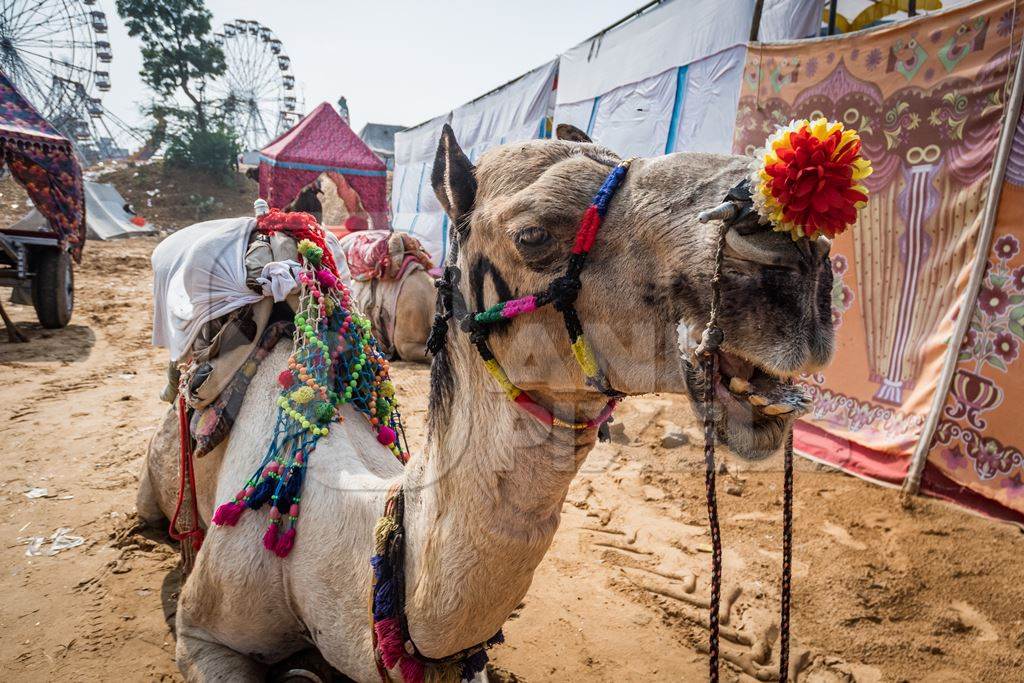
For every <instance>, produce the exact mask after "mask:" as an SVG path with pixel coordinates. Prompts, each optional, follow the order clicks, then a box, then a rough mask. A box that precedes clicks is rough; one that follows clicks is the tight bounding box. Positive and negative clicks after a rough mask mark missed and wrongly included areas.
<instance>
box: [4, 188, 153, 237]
mask: <svg viewBox="0 0 1024 683" xmlns="http://www.w3.org/2000/svg"><path fill="white" fill-rule="evenodd" d="M124 206H125V200H124V197H122V196H121V193H120V192H118V191H117V188H115V187H114V186H113V185H108V184H106V183H94V182H91V181H89V180H86V181H85V225H86V229H87V230H88V232H89V239H94V240H112V239H118V238H120V237H131V236H133V235H152V234H153V233H154V232H156V228H154V227H153V224H152V223H149V222H146V223H145V224H143V225H135V224H134V223H132V218H133V216H132V215H131V214H130V213H128V212H127V211H125V208H124ZM46 226H47V222H46V219H45V218H43V216H42V214H40V213H39V212H38V211H36V210H35V209H32V210H31V211H29V212H28V213H27V214H25V216H24V217H22V218H21V220H19V221H18V222H17V223H15V224H14V225H12V226H10V227H11V229H12V230H41V229H48V228H47V227H46Z"/></svg>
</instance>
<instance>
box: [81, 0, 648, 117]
mask: <svg viewBox="0 0 1024 683" xmlns="http://www.w3.org/2000/svg"><path fill="white" fill-rule="evenodd" d="M100 4H101V5H102V7H103V9H104V10H105V11H106V13H107V16H108V20H109V23H110V42H111V44H112V48H113V51H114V61H113V63H112V64H111V65H110V67H111V68H110V72H111V79H112V81H113V88H112V89H111V91H110V92H109V93H106V94H105V95H104V98H103V100H104V104H105V105H106V106H107V107H108V108H109V109H110V110H111V111H113V112H114V113H115V114H117V115H118V116H120V117H122V118H124V119H125V120H127V121H129V122H133V123H140V122H141V120H142V119H141V116H140V115H139V113H138V104H139V103H141V102H144V101H146V99H147V98H148V94H147V90H146V88H145V87H144V86H143V85H142V83H141V81H140V79H139V77H138V71H139V66H140V64H141V55H140V53H139V43H138V42H137V41H136V40H135V39H134V38H129V37H128V34H127V31H126V30H125V29H124V26H123V25H122V24H121V22H120V20H119V19H118V18H117V16H116V9H115V6H114V2H113V0H101V3H100ZM643 4H644V1H643V0H513V1H512V2H509V1H508V0H501V1H498V0H477V1H475V2H474V1H471V0H448V1H442V0H434V1H430V2H427V1H424V0H421V1H416V0H378V1H375V2H368V1H364V2H355V1H353V0H333V1H331V0H274V1H270V0H249V1H248V2H239V1H238V0H207V6H208V7H209V8H210V10H211V11H212V12H213V15H214V25H215V27H218V28H219V26H220V25H221V24H222V23H223V22H225V21H230V20H232V19H236V18H243V19H255V20H257V21H259V22H260V23H262V24H264V25H266V26H269V27H270V28H272V29H273V30H274V32H275V33H276V34H277V36H278V37H279V38H280V39H281V40H282V41H283V43H284V50H285V52H287V54H288V55H289V56H290V57H291V60H292V73H294V74H295V78H296V93H298V94H301V95H304V97H305V105H306V110H307V111H308V110H310V109H312V108H313V107H315V106H316V105H317V104H319V103H320V102H322V101H324V100H327V101H329V102H332V103H333V102H335V101H336V100H337V98H338V96H339V95H345V96H346V97H347V98H348V103H349V108H350V110H351V116H352V126H353V128H355V129H356V130H357V131H358V130H359V129H360V128H361V127H362V126H363V124H364V123H366V122H367V121H374V122H377V123H394V124H401V125H407V126H408V125H413V124H416V123H420V122H422V121H424V120H426V119H429V118H431V117H433V116H437V115H438V114H441V113H444V112H446V111H449V110H451V109H452V108H454V107H456V106H458V105H459V104H462V103H463V102H466V101H468V100H471V99H473V98H474V97H477V96H478V95H482V94H483V93H485V92H487V91H488V90H490V89H492V88H494V87H496V86H498V85H500V84H502V83H504V82H506V81H508V80H511V79H512V78H515V77H516V76H519V75H520V74H522V73H524V72H526V71H528V70H530V69H532V68H534V67H536V66H539V65H540V64H543V63H544V62H546V61H548V60H550V59H553V58H554V57H556V56H557V55H558V54H559V53H560V52H563V51H565V50H567V49H568V48H570V47H572V46H573V45H575V44H577V43H579V42H580V41H582V40H584V39H585V38H587V37H588V36H590V35H592V34H594V33H596V32H597V31H599V30H601V29H602V28H604V27H605V26H607V25H608V24H611V23H613V22H615V21H617V20H618V19H620V18H622V17H623V16H625V15H626V14H628V13H630V12H631V11H632V10H635V9H636V8H637V7H639V6H641V5H643Z"/></svg>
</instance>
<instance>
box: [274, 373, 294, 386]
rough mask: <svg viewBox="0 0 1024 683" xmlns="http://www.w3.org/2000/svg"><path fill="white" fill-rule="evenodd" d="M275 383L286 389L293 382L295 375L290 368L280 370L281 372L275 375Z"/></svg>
mask: <svg viewBox="0 0 1024 683" xmlns="http://www.w3.org/2000/svg"><path fill="white" fill-rule="evenodd" d="M277 383H278V384H280V385H281V388H282V389H287V388H288V387H290V386H291V385H293V384H295V375H293V374H292V371H291V370H282V371H281V374H280V375H278V376H277Z"/></svg>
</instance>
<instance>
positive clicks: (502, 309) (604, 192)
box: [427, 159, 633, 431]
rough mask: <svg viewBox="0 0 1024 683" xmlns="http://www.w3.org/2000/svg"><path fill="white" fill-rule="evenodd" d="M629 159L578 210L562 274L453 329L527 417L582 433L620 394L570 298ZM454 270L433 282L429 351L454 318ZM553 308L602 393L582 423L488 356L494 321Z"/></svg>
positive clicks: (603, 417) (600, 421) (604, 417)
mask: <svg viewBox="0 0 1024 683" xmlns="http://www.w3.org/2000/svg"><path fill="white" fill-rule="evenodd" d="M632 162H633V159H626V160H625V161H622V162H620V163H619V164H618V165H617V166H615V168H613V169H612V171H611V173H609V174H608V176H607V177H606V178H605V180H604V182H603V183H602V184H601V189H599V190H598V191H597V194H595V195H594V199H593V200H592V201H591V203H590V206H588V207H587V210H586V211H585V212H584V213H583V219H582V220H581V221H580V227H579V229H578V230H577V231H576V241H575V243H574V244H573V247H572V255H571V256H570V257H569V265H568V266H567V267H566V271H565V275H562V276H561V277H558V278H555V279H554V280H552V281H551V283H550V284H549V285H548V286H547V288H546V289H544V290H543V291H540V292H537V293H534V294H528V295H527V296H523V297H520V298H518V299H510V300H508V301H502V302H499V303H496V304H494V305H493V306H491V307H489V308H487V309H485V310H482V311H477V312H475V313H468V314H466V315H464V316H462V317H461V318H459V327H460V328H461V329H462V331H463V332H466V333H467V334H468V335H469V339H470V341H471V342H472V343H473V345H474V346H475V347H476V350H477V353H479V354H480V358H481V359H482V360H483V362H484V367H485V368H487V372H489V373H490V375H491V377H493V378H494V380H495V381H496V382H497V383H498V385H499V386H500V387H501V388H502V390H503V391H504V392H505V395H506V396H508V398H509V400H511V401H512V402H514V403H515V404H516V405H518V406H519V407H520V408H522V409H523V410H524V411H525V412H527V413H528V414H530V415H532V416H533V417H534V418H536V419H537V420H538V421H539V422H541V423H543V424H546V425H551V426H554V427H561V428H564V429H573V430H576V431H582V430H585V429H595V428H600V427H601V426H602V425H604V423H605V422H607V421H608V419H609V418H610V417H611V416H612V412H613V411H614V410H615V407H616V406H617V405H618V403H619V401H620V400H622V398H623V397H624V396H625V394H623V393H622V392H620V391H616V390H615V389H614V388H612V386H611V384H610V383H609V381H608V378H607V376H605V374H604V371H603V370H602V369H601V366H600V364H599V363H598V361H597V357H596V356H595V355H594V351H593V349H592V348H591V346H590V343H589V342H587V338H586V337H585V336H584V334H583V324H582V323H581V322H580V317H579V314H578V313H577V312H576V306H575V304H576V298H577V297H578V296H579V292H580V288H581V287H582V283H581V282H580V273H581V272H582V271H583V266H584V265H585V264H586V261H587V255H588V254H589V253H590V250H591V248H593V246H594V240H595V238H596V237H597V231H598V229H599V228H600V227H601V221H602V220H603V219H604V216H605V214H606V213H607V212H608V204H609V203H610V202H611V200H612V197H613V196H614V194H615V191H616V190H617V189H618V188H619V186H620V185H621V184H622V180H623V178H625V177H626V171H628V170H629V166H630V164H631V163H632ZM458 277H459V275H458V269H457V267H456V266H447V267H446V268H445V272H444V275H443V277H442V279H441V280H440V281H439V282H438V284H437V286H438V289H439V290H440V292H439V296H438V313H437V314H436V315H435V316H434V325H433V328H432V329H431V331H430V338H429V339H428V340H427V348H428V350H430V352H431V353H432V354H435V355H436V353H437V352H438V351H439V350H440V348H441V347H442V346H443V344H444V338H445V334H446V331H447V328H448V320H449V319H451V318H452V317H454V315H455V311H454V309H453V299H454V298H455V294H456V285H457V283H458ZM549 304H550V305H552V306H554V308H555V310H557V311H559V312H560V313H561V314H562V321H563V322H564V323H565V331H566V333H567V334H568V335H569V346H570V348H571V349H572V355H573V358H575V359H576V363H577V364H578V365H579V367H580V370H582V372H583V375H584V377H585V378H586V382H587V384H588V385H589V386H591V387H593V388H594V389H596V390H597V391H599V392H601V393H602V394H604V395H605V396H607V397H608V402H607V403H606V404H605V406H604V408H603V409H602V410H601V412H600V413H598V414H597V416H595V417H593V418H591V419H589V420H586V421H583V422H575V421H568V420H562V419H560V418H558V417H557V416H555V415H554V414H553V413H552V412H551V411H550V410H548V409H547V408H545V407H544V406H542V405H540V404H539V403H537V401H536V400H535V399H534V398H533V397H532V396H531V395H530V393H529V392H528V391H526V390H525V389H521V388H520V387H518V386H516V385H515V384H514V383H513V382H512V380H510V379H509V377H508V374H507V373H506V372H505V369H504V368H503V367H502V366H501V363H499V362H498V360H497V358H495V357H494V353H493V352H492V351H491V348H490V346H489V345H488V344H487V338H488V337H489V336H490V334H491V331H492V330H493V328H494V326H495V325H498V324H502V323H505V322H507V321H509V320H512V319H513V318H517V317H519V316H520V315H524V314H526V313H532V312H533V311H536V310H538V309H540V308H543V307H544V306H547V305H549Z"/></svg>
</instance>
